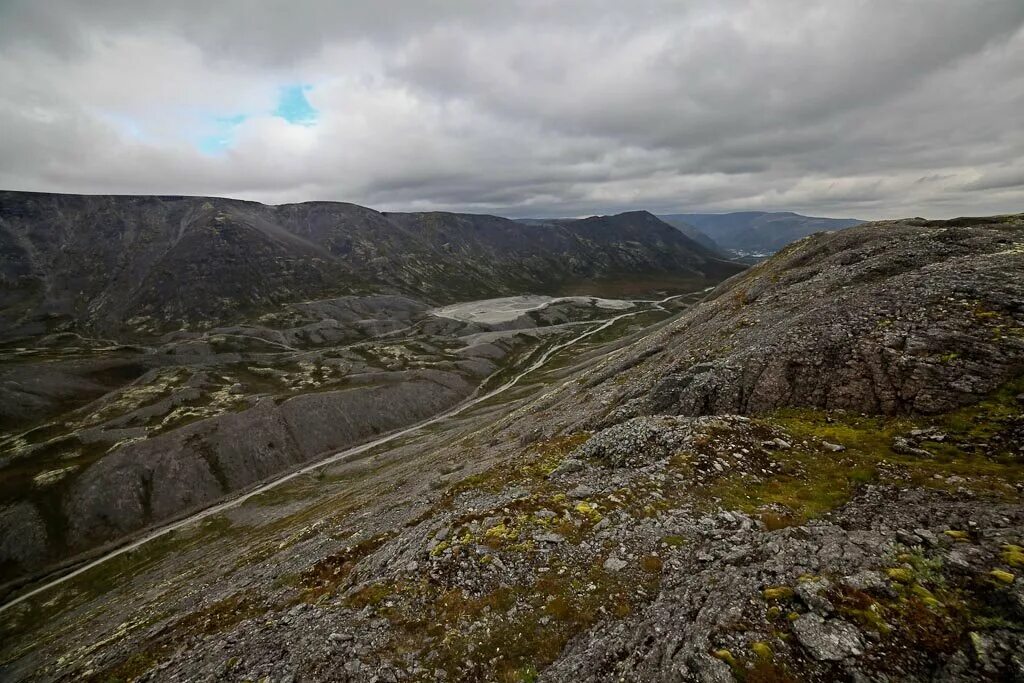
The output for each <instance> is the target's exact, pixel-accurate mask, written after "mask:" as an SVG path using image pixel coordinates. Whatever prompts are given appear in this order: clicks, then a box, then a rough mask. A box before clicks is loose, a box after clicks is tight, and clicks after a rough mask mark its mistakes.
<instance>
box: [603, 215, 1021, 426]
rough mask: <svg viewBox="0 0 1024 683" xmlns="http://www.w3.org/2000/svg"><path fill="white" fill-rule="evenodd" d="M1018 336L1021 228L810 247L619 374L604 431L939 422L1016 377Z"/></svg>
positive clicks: (716, 301)
mask: <svg viewBox="0 0 1024 683" xmlns="http://www.w3.org/2000/svg"><path fill="white" fill-rule="evenodd" d="M1022 328H1024V216H1008V217H997V218H992V219H973V220H971V221H965V220H962V219H961V220H957V221H946V222H943V221H932V222H929V221H921V220H908V221H894V222H885V223H873V224H867V225H863V226H859V227H855V228H850V229H847V230H844V231H842V232H838V233H827V234H821V235H816V236H814V237H811V238H808V239H805V240H801V241H800V242H797V243H796V244H793V245H791V246H790V247H788V248H787V249H785V250H784V251H783V252H781V253H779V254H778V255H777V256H775V257H774V258H772V259H770V260H769V261H766V262H764V263H762V264H760V265H758V266H756V267H754V268H752V269H751V270H750V271H749V272H747V273H744V274H743V275H740V276H738V277H736V278H733V279H731V280H729V281H728V282H727V283H725V284H723V285H722V286H720V287H719V288H718V289H716V290H715V291H714V292H712V294H711V295H710V296H709V299H708V300H707V301H706V302H705V303H704V304H702V305H701V306H699V307H697V308H695V309H694V310H692V311H691V312H689V313H687V314H685V315H684V316H682V317H681V318H680V319H679V320H678V321H677V322H675V323H674V324H672V325H671V326H670V327H668V328H666V329H665V330H663V331H662V332H660V333H659V334H657V335H653V336H652V337H651V338H650V339H648V340H645V341H644V342H643V343H642V344H639V345H638V346H637V347H635V348H634V349H632V350H631V351H630V353H629V354H628V355H627V357H626V359H625V360H619V361H618V362H619V363H620V364H623V365H624V366H628V367H630V368H631V370H630V374H629V378H630V381H629V382H628V383H627V384H626V385H625V386H624V387H621V388H617V389H616V390H615V392H614V394H615V396H614V398H613V399H611V401H612V402H613V403H615V404H616V405H617V408H616V409H615V410H614V411H613V412H612V413H611V414H610V415H609V416H608V418H607V420H606V422H609V423H614V422H618V421H620V420H622V419H624V418H627V417H630V416H633V415H641V414H656V413H665V412H670V413H679V414H686V415H700V414H712V413H723V412H733V413H761V412H765V411H770V410H774V409H776V408H781V407H785V406H807V407H821V408H831V409H839V408H842V409H848V410H856V411H861V412H869V413H883V414H894V413H908V412H921V413H937V412H942V411H946V410H950V409H952V408H954V407H957V406H960V405H964V404H967V403H971V402H973V401H976V400H978V398H980V397H981V396H984V395H985V394H987V393H988V392H990V391H992V390H993V389H995V388H996V387H997V386H999V385H1000V384H1002V383H1003V382H1005V381H1006V380H1007V379H1009V378H1011V377H1013V376H1015V375H1016V374H1017V373H1019V372H1020V371H1021V370H1022V369H1024V334H1022V332H1021V330H1022ZM630 359H633V360H632V362H631V361H630Z"/></svg>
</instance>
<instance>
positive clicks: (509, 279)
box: [0, 192, 742, 338]
mask: <svg viewBox="0 0 1024 683" xmlns="http://www.w3.org/2000/svg"><path fill="white" fill-rule="evenodd" d="M741 269H742V267H741V266H739V265H737V264H735V263H730V262H728V261H726V260H724V259H723V258H722V257H721V255H719V254H716V253H714V252H712V251H710V250H708V249H706V248H704V247H702V246H701V245H699V244H697V243H695V242H694V241H692V240H690V239H689V238H687V237H686V236H684V235H682V234H681V233H680V232H679V231H678V230H675V229H673V228H672V227H671V226H669V225H667V224H665V223H663V222H662V221H660V220H658V219H657V218H655V217H654V216H653V215H651V214H650V213H647V212H645V211H641V212H630V213H626V214H620V215H619V216H610V217H594V218H592V219H587V220H585V221H576V222H571V223H555V224H545V225H542V226H538V225H533V226H531V225H528V224H524V223H520V222H516V221H512V220H509V219H505V218H499V217H497V216H487V215H472V214H456V213H443V212H429V213H382V212H378V211H375V210H373V209H369V208H366V207H362V206H358V205H355V204H347V203H340V202H306V203H301V204H283V205H279V206H268V205H264V204H259V203H257V202H248V201H240V200H232V199H221V198H213V197H176V196H86V195H63V194H45V193H31V192H0V283H2V285H3V286H2V288H0V329H3V330H4V331H5V334H4V335H3V336H5V337H7V338H14V337H17V336H25V335H31V334H39V333H43V332H46V331H49V330H53V329H68V328H71V329H74V328H83V329H88V330H91V331H93V332H95V333H100V334H112V335H117V334H122V333H127V334H155V333H159V332H162V331H166V330H168V329H177V328H178V327H179V326H181V325H182V324H184V325H186V326H191V327H194V328H195V327H204V326H209V325H211V324H219V323H226V322H231V321H235V320H239V319H241V318H243V317H245V316H250V315H253V314H259V313H261V312H262V311H265V310H268V309H269V308H271V307H274V306H277V305H280V304H282V303H287V302H294V301H303V300H310V299H318V298H327V297H332V296H339V295H345V294H368V293H397V294H404V295H408V296H412V297H414V298H416V299H420V300H423V301H426V302H430V303H448V302H453V301H460V300H468V299H477V298H486V297H491V296H503V295H509V294H521V293H562V292H572V293H602V291H604V289H603V288H607V287H608V286H610V283H612V284H613V283H616V282H628V283H629V284H630V286H632V287H635V288H637V289H638V291H639V290H644V289H645V288H646V289H651V290H653V289H658V288H663V287H664V286H666V285H668V286H675V287H682V286H684V285H687V284H688V285H690V286H699V285H702V284H704V283H713V282H718V281H721V280H723V279H725V278H726V277H728V276H730V275H732V274H734V273H736V272H738V271H739V270H741ZM648 285H649V287H648ZM591 290H593V291H591Z"/></svg>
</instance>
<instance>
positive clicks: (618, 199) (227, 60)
mask: <svg viewBox="0 0 1024 683" xmlns="http://www.w3.org/2000/svg"><path fill="white" fill-rule="evenodd" d="M0 188H3V189H20V190H45V191H59V192H88V193H132V194H134V193H159V194H199V195H221V196H230V197H240V198H247V199H256V200H260V201H264V202H270V203H281V202H289V201H301V200H308V199H326V200H343V201H351V202H356V203H359V204H365V205H368V206H372V207H375V208H379V209H391V210H401V209H408V210H417V209H434V208H440V209H454V210H464V211H474V212H488V213H498V214H502V215H509V216H554V215H559V216H574V215H582V214H591V213H606V212H612V211H618V210H625V209H634V208H645V209H650V210H652V211H656V212H676V211H679V212H687V211H733V210H742V209H764V210H782V209H788V210H794V211H799V212H802V213H810V214H816V215H828V216H853V217H858V218H882V217H892V216H905V215H922V216H929V217H946V216H953V215H963V214H989V213H998V212H1010V211H1024V1H1022V0H920V1H910V0H906V1H903V0H879V1H877V2H873V1H870V0H836V1H834V2H833V1H829V2H823V1H822V0H806V1H802V0H801V1H798V0H761V1H756V0H735V1H732V0H714V1H712V0H708V1H699V0H698V1H692V0H691V1H688V2H682V1H681V0H673V1H658V0H629V2H625V1H623V0H608V1H607V2H606V1H603V0H594V1H589V2H581V1H573V0H560V1H552V2H542V1H541V0H526V1H521V2H517V1H514V0H502V1H501V2H483V1H480V0H466V1H465V2H426V1H425V0H405V1H403V2H384V1H382V0H366V1H365V2H364V1H362V0H344V1H338V0H323V1H322V2H303V1H301V0H291V1H290V2H281V1H279V0H273V1H271V0H216V1H214V0H174V1H171V0H161V1H160V2H146V1H143V0H120V1H118V0H88V1H86V0H45V1H44V0H0Z"/></svg>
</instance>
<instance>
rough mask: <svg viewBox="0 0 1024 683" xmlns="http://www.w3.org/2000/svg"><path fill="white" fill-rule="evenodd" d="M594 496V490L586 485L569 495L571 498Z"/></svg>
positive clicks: (581, 485) (580, 486)
mask: <svg viewBox="0 0 1024 683" xmlns="http://www.w3.org/2000/svg"><path fill="white" fill-rule="evenodd" d="M592 495H594V489H592V488H590V487H589V486H587V485H586V484H580V485H579V486H577V487H576V488H574V489H573V490H571V491H569V493H568V496H569V497H570V498H589V497H590V496H592Z"/></svg>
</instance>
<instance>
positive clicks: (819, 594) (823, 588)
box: [796, 578, 835, 614]
mask: <svg viewBox="0 0 1024 683" xmlns="http://www.w3.org/2000/svg"><path fill="white" fill-rule="evenodd" d="M830 588H832V582H831V581H829V580H828V579H824V578H816V579H811V580H809V581H801V582H799V583H798V584H797V586H796V596H797V597H798V598H800V600H801V601H802V602H803V603H804V604H805V605H807V607H808V609H810V610H811V611H813V612H817V613H818V614H831V613H832V612H833V611H835V607H834V606H833V605H832V602H831V601H830V600H829V599H828V598H827V597H825V596H826V594H827V593H828V591H829V589H830Z"/></svg>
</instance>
